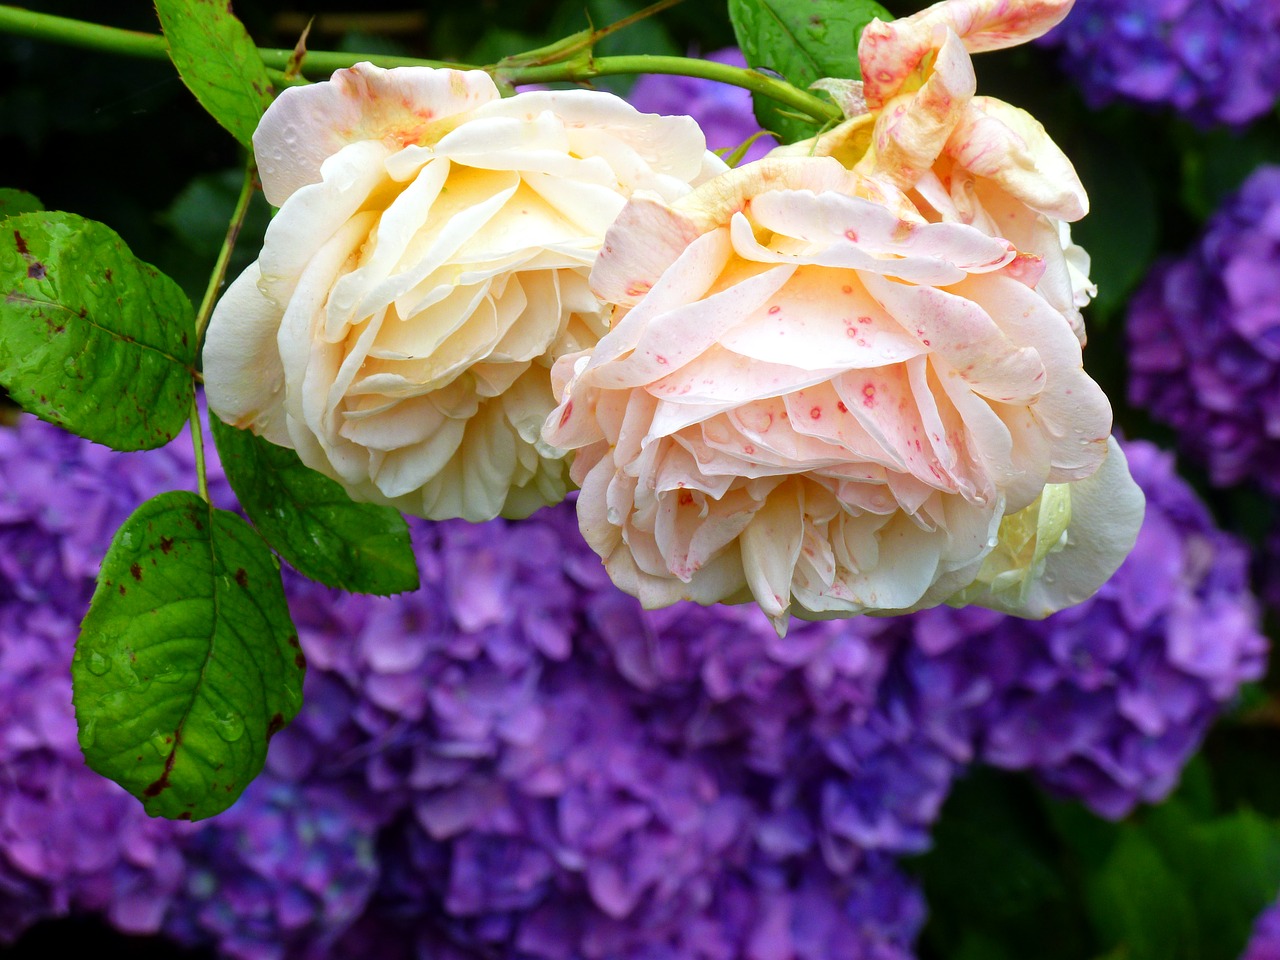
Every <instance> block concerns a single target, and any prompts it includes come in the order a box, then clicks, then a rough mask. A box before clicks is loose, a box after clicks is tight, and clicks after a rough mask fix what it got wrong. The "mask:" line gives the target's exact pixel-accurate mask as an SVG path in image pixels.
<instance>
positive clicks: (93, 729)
mask: <svg viewBox="0 0 1280 960" xmlns="http://www.w3.org/2000/svg"><path fill="white" fill-rule="evenodd" d="M97 737H98V721H97V720H87V721H85V722H84V723H82V724H81V725H80V729H79V730H77V731H76V741H77V742H78V743H79V744H80V749H81V750H88V749H89V748H90V747H92V746H93V744H94V741H95V740H97Z"/></svg>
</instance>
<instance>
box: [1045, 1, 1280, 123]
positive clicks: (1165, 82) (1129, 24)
mask: <svg viewBox="0 0 1280 960" xmlns="http://www.w3.org/2000/svg"><path fill="white" fill-rule="evenodd" d="M1043 42H1044V43H1048V44H1056V45H1057V46H1058V47H1059V48H1060V49H1061V51H1062V63H1063V66H1064V67H1065V68H1066V70H1067V72H1068V73H1069V74H1071V76H1072V77H1074V78H1075V80H1076V82H1077V83H1078V84H1079V85H1080V88H1081V90H1082V91H1083V93H1084V96H1085V99H1086V100H1087V101H1088V102H1089V104H1090V105H1091V106H1094V107H1097V106H1101V105H1103V104H1106V103H1110V102H1112V101H1115V100H1127V101H1129V102H1132V103H1138V104H1141V105H1143V106H1151V107H1169V108H1172V109H1174V110H1176V111H1178V112H1179V113H1181V114H1183V115H1185V116H1186V117H1187V118H1188V119H1190V120H1192V121H1193V122H1195V123H1197V124H1200V125H1202V126H1208V125H1211V124H1235V125H1240V124H1244V123H1248V122H1249V121H1251V120H1254V119H1255V118H1257V117H1259V116H1261V115H1262V114H1264V113H1266V112H1267V111H1268V110H1270V109H1271V107H1272V106H1273V105H1274V104H1275V102H1276V99H1277V97H1280V7H1277V6H1276V5H1275V4H1274V3H1272V2H1271V0H1076V4H1075V7H1074V8H1073V9H1072V12H1071V14H1070V15H1069V16H1068V17H1067V19H1066V20H1065V21H1064V22H1063V23H1062V24H1061V25H1060V26H1059V27H1058V28H1057V29H1056V30H1054V31H1053V32H1052V33H1050V34H1048V35H1047V36H1046V37H1045V39H1044V41H1043Z"/></svg>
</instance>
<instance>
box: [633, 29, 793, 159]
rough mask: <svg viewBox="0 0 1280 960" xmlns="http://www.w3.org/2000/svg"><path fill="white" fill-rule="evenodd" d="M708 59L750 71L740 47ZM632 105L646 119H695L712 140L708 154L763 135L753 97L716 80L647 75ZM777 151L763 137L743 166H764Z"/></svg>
mask: <svg viewBox="0 0 1280 960" xmlns="http://www.w3.org/2000/svg"><path fill="white" fill-rule="evenodd" d="M703 59H705V60H711V61H714V62H715V63H725V64H729V65H730V66H734V67H745V66H746V65H747V61H746V59H745V58H744V57H743V56H742V53H741V51H739V50H738V49H737V48H736V47H727V48H725V49H724V50H717V51H715V52H714V53H709V54H707V55H706V56H705V57H704V58H703ZM627 99H628V100H630V101H631V105H632V106H634V107H635V108H636V109H637V110H640V111H643V112H645V113H661V114H666V115H667V116H675V115H681V114H686V115H688V116H691V117H693V118H694V119H695V120H697V121H698V125H699V126H700V127H702V131H703V133H705V134H706V135H707V148H708V149H710V150H729V151H732V150H736V149H737V148H738V147H739V146H740V145H741V144H743V143H745V142H746V141H747V140H749V139H750V138H751V137H753V136H755V135H756V134H757V133H759V132H760V125H759V124H758V123H757V122H756V119H755V113H754V112H753V111H752V106H751V93H750V91H748V90H745V89H743V88H742V87H734V86H730V85H729V84H727V83H720V82H718V81H716V80H702V79H699V78H698V77H681V76H674V75H667V74H644V75H642V76H641V77H640V78H639V79H638V80H636V82H635V84H634V85H633V86H632V88H631V93H630V94H629V95H628V97H627ZM777 145H778V142H777V141H776V140H775V139H774V138H773V137H769V136H764V137H760V138H759V139H758V140H756V141H755V142H753V143H752V144H751V146H750V147H748V148H747V152H746V154H745V155H744V156H743V158H742V160H743V162H744V163H746V162H749V161H751V160H759V159H760V158H761V157H763V156H764V155H765V154H766V153H768V152H769V151H770V150H772V149H773V148H774V147H776V146H777Z"/></svg>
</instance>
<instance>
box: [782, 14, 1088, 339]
mask: <svg viewBox="0 0 1280 960" xmlns="http://www.w3.org/2000/svg"><path fill="white" fill-rule="evenodd" d="M1072 2H1073V0H944V2H942V3H937V4H934V5H933V6H931V7H928V8H926V9H924V10H921V11H920V12H919V13H917V14H914V15H912V16H910V17H903V18H901V19H898V20H893V21H890V22H888V23H885V22H882V21H879V20H875V21H872V23H871V24H870V25H869V26H868V27H867V28H866V30H865V31H864V32H863V34H862V38H861V40H860V42H859V44H858V59H859V63H860V65H861V68H862V75H863V77H864V78H865V79H864V81H863V83H862V85H861V90H860V91H859V93H860V99H859V101H858V102H859V103H860V105H861V107H862V109H863V110H864V112H861V113H859V114H858V115H856V116H853V117H851V118H850V119H849V120H848V121H846V122H845V123H843V124H841V125H840V126H838V127H836V128H835V129H834V130H832V131H830V132H828V133H826V134H823V135H822V136H820V137H817V138H815V139H814V140H809V141H804V142H802V143H797V144H792V145H789V146H787V147H782V148H779V149H778V150H776V151H775V152H774V155H778V156H787V155H790V156H835V157H837V158H839V159H840V160H841V161H842V162H843V163H845V164H846V165H847V166H850V167H852V168H854V169H856V170H857V171H858V172H859V173H863V174H865V175H866V176H868V177H872V178H875V179H880V180H884V181H886V182H888V183H891V184H893V185H894V186H896V187H898V188H899V189H900V190H903V191H904V192H906V193H907V194H908V195H909V196H910V198H911V200H912V202H913V203H914V205H915V206H916V208H917V209H918V210H919V211H920V213H921V215H922V216H924V217H925V218H926V219H928V220H934V221H936V220H943V221H950V222H957V223H967V224H970V225H972V226H975V227H977V228H979V229H980V230H983V231H984V232H986V233H988V234H990V235H991V236H999V237H1004V238H1005V239H1007V240H1009V241H1010V242H1011V243H1013V245H1014V246H1015V247H1016V248H1017V250H1018V253H1019V257H1020V267H1021V269H1023V270H1024V271H1026V273H1027V276H1028V278H1029V279H1031V280H1033V281H1034V284H1035V289H1036V290H1037V292H1039V293H1040V294H1041V295H1042V296H1043V297H1044V298H1045V300H1047V301H1048V302H1049V303H1050V304H1052V305H1053V307H1054V309H1056V310H1057V311H1058V312H1059V313H1061V314H1062V315H1063V316H1064V317H1065V318H1066V319H1067V321H1068V323H1070V324H1071V328H1072V330H1073V331H1074V332H1075V334H1076V336H1077V337H1078V338H1079V339H1080V341H1081V343H1083V342H1084V340H1085V331H1084V321H1083V319H1082V318H1081V315H1080V307H1082V306H1084V305H1085V304H1087V303H1088V302H1089V299H1090V298H1091V297H1092V296H1093V294H1094V293H1095V292H1096V290H1095V288H1094V287H1093V285H1092V283H1090V281H1089V278H1088V273H1089V257H1088V254H1086V253H1085V252H1084V251H1083V250H1082V249H1081V248H1080V247H1078V246H1076V245H1075V244H1074V243H1072V241H1071V231H1070V228H1069V226H1068V223H1069V222H1073V221H1075V220H1079V219H1080V218H1081V217H1083V216H1084V215H1085V214H1086V213H1087V212H1088V209H1089V200H1088V196H1087V195H1086V194H1085V190H1084V187H1083V186H1082V185H1081V183H1080V179H1079V177H1078V176H1077V175H1076V172H1075V169H1074V167H1072V165H1071V161H1070V160H1068V159H1067V157H1066V155H1065V154H1063V152H1062V151H1061V150H1060V149H1059V148H1058V146H1057V144H1055V143H1054V142H1053V140H1052V139H1051V138H1050V137H1049V135H1048V134H1047V133H1046V132H1045V129H1044V127H1043V126H1042V125H1041V124H1040V122H1039V121H1037V120H1036V119H1035V118H1034V117H1032V116H1031V115H1030V114H1029V113H1027V112H1026V111H1025V110H1021V109H1019V108H1018V107H1014V106H1012V105H1010V104H1008V103H1005V102H1004V101H1003V100H997V99H995V98H994V97H983V96H977V95H976V90H977V81H976V76H975V74H974V69H973V62H972V60H971V58H970V53H977V52H981V51H984V50H996V49H1000V48H1003V47H1009V46H1014V45H1016V44H1019V43H1025V42H1027V41H1028V40H1032V39H1034V38H1035V37H1038V36H1040V35H1041V34H1043V33H1045V32H1046V31H1048V30H1049V29H1051V28H1052V27H1053V26H1055V25H1056V24H1057V23H1059V22H1060V21H1061V20H1062V19H1063V18H1064V17H1065V16H1066V15H1067V13H1068V12H1069V11H1070V9H1071V5H1072Z"/></svg>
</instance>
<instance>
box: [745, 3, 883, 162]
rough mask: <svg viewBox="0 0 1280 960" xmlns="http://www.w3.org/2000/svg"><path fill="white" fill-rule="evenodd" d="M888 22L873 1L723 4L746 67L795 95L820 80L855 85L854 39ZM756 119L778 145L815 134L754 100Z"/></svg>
mask: <svg viewBox="0 0 1280 960" xmlns="http://www.w3.org/2000/svg"><path fill="white" fill-rule="evenodd" d="M877 17H878V18H880V19H881V20H892V19H893V15H892V14H890V13H889V12H888V11H887V10H885V8H884V7H882V6H880V4H878V3H875V2H874V0H729V18H730V19H731V20H732V21H733V32H734V34H735V35H736V36H737V38H738V46H739V47H741V48H742V53H743V55H744V56H745V57H746V58H747V63H749V64H750V65H751V66H753V67H757V68H762V69H764V70H766V71H772V72H774V73H777V74H780V75H781V76H782V78H783V79H784V80H786V81H787V82H788V83H790V84H792V85H793V86H796V87H799V88H800V89H801V90H807V89H808V88H809V84H811V83H813V82H814V81H815V80H821V79H822V78H823V77H839V78H841V79H845V80H858V79H861V77H862V72H861V67H860V65H859V63H858V39H859V38H860V37H861V36H862V30H863V28H864V27H865V26H866V25H867V24H868V23H870V22H871V21H872V20H874V19H876V18H877ZM755 107H756V119H757V120H759V121H760V124H761V126H763V127H765V129H767V130H771V131H773V132H774V133H776V134H778V136H779V138H780V139H781V140H782V141H783V142H784V143H791V142H793V141H795V140H803V139H804V138H805V137H811V136H813V135H814V134H815V133H816V132H817V126H816V124H815V123H814V122H813V121H812V120H809V119H805V118H800V117H797V116H794V115H792V114H789V113H787V112H785V108H783V107H781V106H780V105H779V104H778V103H777V102H776V101H773V100H770V99H769V98H767V97H763V96H760V95H758V94H757V95H756V97H755Z"/></svg>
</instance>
